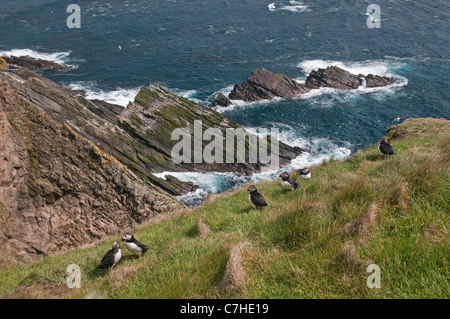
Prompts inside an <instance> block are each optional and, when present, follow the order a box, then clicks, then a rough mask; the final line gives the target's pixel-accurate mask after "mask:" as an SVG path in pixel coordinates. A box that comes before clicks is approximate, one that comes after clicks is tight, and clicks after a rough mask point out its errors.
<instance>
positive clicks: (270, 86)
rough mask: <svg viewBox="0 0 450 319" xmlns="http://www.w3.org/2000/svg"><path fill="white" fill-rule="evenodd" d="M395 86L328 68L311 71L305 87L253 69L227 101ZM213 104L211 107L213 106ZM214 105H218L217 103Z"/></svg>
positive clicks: (382, 79) (387, 79)
mask: <svg viewBox="0 0 450 319" xmlns="http://www.w3.org/2000/svg"><path fill="white" fill-rule="evenodd" d="M395 83H397V80H395V79H394V78H390V77H385V76H379V75H373V74H369V75H367V76H365V75H362V74H358V75H355V74H352V73H350V72H348V71H345V70H343V69H341V68H339V67H337V66H330V67H327V68H326V69H318V70H317V71H315V70H313V71H311V72H310V74H309V76H308V77H307V79H306V81H305V84H302V83H299V82H297V81H295V80H293V79H291V78H289V77H287V76H286V75H283V74H280V73H273V72H271V71H268V70H266V69H256V70H254V71H253V72H252V74H251V75H250V76H249V78H248V79H247V81H246V82H243V83H242V84H241V85H239V84H236V85H235V86H234V88H233V90H232V91H231V92H230V94H229V95H228V98H229V99H231V100H243V101H246V102H255V101H261V100H271V99H274V98H276V97H281V98H293V97H295V96H297V95H300V94H305V93H308V92H309V91H311V90H313V89H319V88H321V87H329V88H335V89H340V90H352V89H357V88H359V87H360V86H364V87H367V88H370V87H382V86H387V85H391V84H395ZM224 97H225V96H224ZM224 97H219V96H218V97H217V99H216V101H222V100H224ZM225 98H226V97H225ZM216 101H215V102H214V103H216ZM217 104H218V105H221V104H219V103H218V102H217ZM214 106H215V105H214ZM222 106H225V105H222Z"/></svg>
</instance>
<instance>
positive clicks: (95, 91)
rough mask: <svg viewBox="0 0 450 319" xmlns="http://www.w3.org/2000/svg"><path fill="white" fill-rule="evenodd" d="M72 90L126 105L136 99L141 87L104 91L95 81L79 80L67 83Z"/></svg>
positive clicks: (89, 97)
mask: <svg viewBox="0 0 450 319" xmlns="http://www.w3.org/2000/svg"><path fill="white" fill-rule="evenodd" d="M67 87H68V88H69V89H72V90H84V91H86V98H88V99H90V100H102V101H105V102H108V103H111V104H117V105H120V106H123V107H126V106H127V105H128V103H129V102H131V101H134V98H135V96H136V95H137V94H138V93H139V90H140V89H141V87H136V88H131V89H122V88H117V89H115V90H112V91H104V90H101V89H99V88H98V87H97V85H96V83H95V82H92V81H88V82H83V81H78V82H72V83H70V84H69V85H67Z"/></svg>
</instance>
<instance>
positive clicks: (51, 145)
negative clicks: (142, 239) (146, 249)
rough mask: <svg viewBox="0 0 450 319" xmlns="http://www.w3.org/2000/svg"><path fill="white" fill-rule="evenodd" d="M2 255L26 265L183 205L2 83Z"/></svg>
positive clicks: (114, 233)
mask: <svg viewBox="0 0 450 319" xmlns="http://www.w3.org/2000/svg"><path fill="white" fill-rule="evenodd" d="M0 140H1V144H0V242H1V245H0V249H1V250H2V251H3V253H6V254H8V255H10V256H12V257H14V258H15V259H17V260H20V261H22V262H32V261H35V260H38V259H40V258H42V257H43V256H46V255H52V254H56V253H60V252H63V251H67V250H70V249H73V248H76V247H80V246H83V245H87V244H92V243H94V242H96V241H97V240H99V239H101V238H104V237H105V236H108V235H109V236H111V235H117V234H118V233H121V232H122V231H123V229H126V228H132V227H134V226H136V225H139V224H141V223H143V222H144V221H147V220H148V219H149V218H151V217H152V216H154V215H157V214H160V213H165V212H170V211H173V210H176V209H179V208H181V207H182V205H181V204H180V203H179V202H178V201H177V200H176V199H175V198H174V197H172V196H170V195H169V194H167V193H165V192H162V191H161V190H160V189H159V188H158V187H156V186H154V185H153V184H151V183H149V182H147V181H144V180H142V179H140V178H139V177H137V176H136V175H135V174H134V173H133V172H131V171H130V170H129V169H127V167H126V166H124V165H123V164H121V163H120V162H119V161H118V160H117V159H116V158H114V157H112V156H110V155H107V154H106V153H104V152H102V151H101V150H100V149H99V148H98V147H97V146H96V145H94V143H92V142H90V141H88V140H87V139H85V138H84V137H82V136H81V135H79V134H78V133H76V132H75V131H74V130H72V129H71V128H70V127H69V125H67V124H63V125H61V124H58V123H56V122H55V121H54V120H52V119H50V118H49V117H48V116H47V115H46V114H45V113H44V112H42V111H41V110H39V108H38V107H37V105H36V104H34V103H33V102H30V101H28V100H26V99H24V98H23V97H22V96H20V95H19V94H18V93H17V92H16V91H15V90H14V88H13V87H11V86H10V85H9V84H8V83H7V82H6V81H5V80H4V79H3V78H2V77H0Z"/></svg>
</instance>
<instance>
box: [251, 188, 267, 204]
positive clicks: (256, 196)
mask: <svg viewBox="0 0 450 319" xmlns="http://www.w3.org/2000/svg"><path fill="white" fill-rule="evenodd" d="M250 198H251V201H252V203H253V205H255V206H256V207H264V206H267V203H266V200H265V199H264V196H263V194H260V193H258V192H257V191H255V192H252V193H250Z"/></svg>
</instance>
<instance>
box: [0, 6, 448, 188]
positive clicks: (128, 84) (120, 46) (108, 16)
mask: <svg viewBox="0 0 450 319" xmlns="http://www.w3.org/2000/svg"><path fill="white" fill-rule="evenodd" d="M274 1H275V0H269V1H262V0H239V1H237V0H234V1H232V0H218V1H216V0H210V1H206V0H164V1H163V0H153V1H141V0H136V1H122V0H121V1H119V0H116V1H60V0H52V1H51V0H34V1H30V0H22V1H20V2H19V1H9V0H6V1H5V0H2V1H1V2H0V55H1V54H2V53H3V54H16V55H17V54H30V55H34V56H37V57H43V58H49V59H53V60H56V61H61V62H64V63H65V64H67V65H70V66H72V67H71V68H70V69H69V70H68V71H66V72H60V73H56V72H47V73H46V75H48V76H49V77H50V78H52V79H53V80H54V81H56V82H58V83H61V84H64V85H66V86H69V87H72V88H83V89H87V90H88V91H89V92H90V96H92V97H96V98H102V99H105V100H108V101H110V102H113V103H114V102H115V103H119V104H122V105H126V104H127V102H128V101H129V100H133V98H134V95H135V94H136V93H137V91H138V89H139V87H140V86H143V85H148V84H150V83H152V82H158V83H159V84H161V85H163V86H166V87H167V88H169V89H171V90H173V91H175V92H176V93H178V94H180V95H183V96H185V97H187V98H189V99H192V100H194V101H196V102H199V103H202V104H206V105H207V104H209V103H210V102H212V101H213V99H214V97H215V96H216V95H217V93H218V92H224V93H227V92H229V91H230V90H231V88H232V86H233V84H234V83H241V82H243V81H245V80H246V78H247V77H248V75H249V74H250V73H251V71H252V70H253V69H255V68H261V67H264V68H266V69H269V70H271V71H273V72H281V73H284V74H286V75H288V76H289V77H292V78H295V79H297V80H299V81H304V80H305V79H306V76H307V74H308V73H309V71H310V70H312V69H317V68H319V67H326V66H328V65H338V66H341V67H343V68H345V69H347V70H349V71H351V72H353V73H363V74H369V73H373V74H379V75H389V76H394V77H395V78H397V79H398V80H399V84H398V85H396V86H393V87H388V88H382V89H375V90H369V89H366V90H357V91H351V92H348V91H346V92H342V91H337V90H317V91H314V92H312V93H309V94H307V95H306V96H302V97H299V98H297V99H292V100H276V101H271V102H264V103H256V104H255V103H242V102H241V103H239V102H237V103H236V104H235V106H232V107H230V108H228V109H225V108H222V109H220V108H219V109H218V111H220V112H221V113H222V114H223V115H224V116H227V117H230V118H232V119H234V120H235V121H237V122H238V123H239V124H241V125H243V126H244V127H246V128H248V129H249V130H251V131H252V130H253V131H256V130H257V129H258V128H260V127H264V128H272V127H277V128H279V129H280V132H281V135H280V139H282V140H283V141H284V142H287V143H288V144H291V145H297V146H304V147H308V148H310V149H311V154H309V155H308V156H303V157H302V158H298V159H297V160H296V161H294V163H293V164H292V165H291V168H296V167H301V166H304V165H311V164H314V163H318V162H320V161H321V160H323V159H326V158H330V157H336V158H345V157H346V156H348V155H349V154H350V153H351V152H354V151H356V150H358V149H360V148H364V147H366V146H368V145H371V144H374V143H376V142H377V141H378V139H379V138H380V137H381V136H383V135H384V134H385V129H386V128H387V127H389V126H390V125H392V124H396V123H397V122H396V121H395V119H397V118H400V121H402V120H404V119H406V118H410V117H444V118H447V119H448V118H450V102H449V101H450V92H449V86H448V84H449V80H450V57H449V48H450V45H449V44H450V36H449V34H450V32H449V20H450V3H449V2H448V1H442V0H439V1H434V2H431V1H405V0H403V1H400V0H392V1H386V0H383V1H378V2H376V1H375V0H371V1H354V0H351V1H334V0H331V1H312V0H309V1H308V0H305V1H302V2H300V1H278V2H276V1H275V2H274ZM70 3H75V4H78V5H79V6H80V7H81V28H80V29H69V28H68V27H67V25H66V19H67V17H68V16H69V13H66V8H67V6H68V5H69V4H70ZM372 3H375V4H378V5H379V6H380V8H381V19H382V20H381V28H375V29H370V28H368V27H367V24H366V20H367V15H365V12H366V9H367V6H368V5H369V4H372ZM194 175H195V174H194ZM194 175H193V174H185V175H179V177H181V178H182V179H186V180H187V179H191V180H194V181H197V182H199V183H200V184H202V186H204V188H205V189H206V190H207V191H210V192H211V191H212V192H218V191H221V190H223V189H225V188H230V187H232V186H233V185H235V184H236V183H237V182H241V181H242V178H238V177H236V176H232V175H231V174H228V175H221V174H212V175H211V174H210V175H207V176H205V175H203V176H199V175H195V176H194ZM268 176H273V174H272V175H270V174H260V175H258V176H256V177H254V179H260V178H265V177H268Z"/></svg>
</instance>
